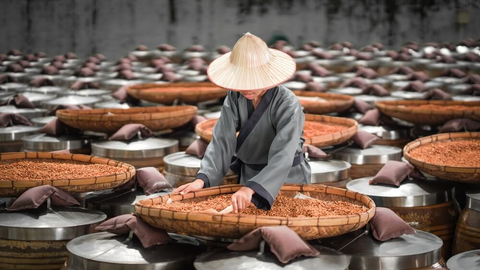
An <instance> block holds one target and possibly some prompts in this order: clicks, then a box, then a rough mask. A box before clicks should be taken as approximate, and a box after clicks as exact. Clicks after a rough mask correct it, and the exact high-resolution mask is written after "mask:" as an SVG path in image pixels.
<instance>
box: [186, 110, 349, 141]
mask: <svg viewBox="0 0 480 270" xmlns="http://www.w3.org/2000/svg"><path fill="white" fill-rule="evenodd" d="M217 120H218V119H207V120H204V121H202V122H200V123H198V124H197V125H196V126H195V133H197V134H198V135H199V136H200V138H202V140H204V141H206V142H210V141H211V140H212V137H213V134H212V132H210V130H209V128H211V127H213V126H214V125H215V124H216V122H217ZM306 121H311V122H318V123H324V124H325V123H327V124H328V123H332V124H339V125H343V126H348V129H346V130H342V131H339V132H335V133H330V134H324V135H319V136H314V137H312V138H305V143H306V144H311V145H315V146H319V145H320V146H330V145H335V144H339V143H336V141H341V142H340V143H342V142H345V141H347V140H349V139H350V138H351V137H353V136H354V135H355V133H357V130H358V124H357V121H355V120H353V119H349V118H343V117H334V116H325V115H314V114H305V122H306ZM329 142H332V144H329Z"/></svg>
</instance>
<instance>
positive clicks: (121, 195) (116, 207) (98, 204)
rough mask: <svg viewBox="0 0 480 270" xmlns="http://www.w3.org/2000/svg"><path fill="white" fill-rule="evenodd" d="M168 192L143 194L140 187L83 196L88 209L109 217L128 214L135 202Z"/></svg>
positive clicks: (133, 208)
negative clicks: (131, 189)
mask: <svg viewBox="0 0 480 270" xmlns="http://www.w3.org/2000/svg"><path fill="white" fill-rule="evenodd" d="M168 194H170V192H168V191H162V192H158V193H154V194H151V195H148V196H147V195H145V194H144V193H143V191H142V189H141V188H137V190H136V191H134V192H132V191H130V190H128V191H112V190H104V191H96V192H91V193H89V194H88V195H87V196H86V197H85V201H86V205H88V208H90V209H96V210H99V211H102V212H103V213H105V214H107V216H109V217H115V216H119V215H124V214H129V213H134V212H135V203H137V202H139V201H141V200H146V199H151V198H155V197H159V196H163V195H168Z"/></svg>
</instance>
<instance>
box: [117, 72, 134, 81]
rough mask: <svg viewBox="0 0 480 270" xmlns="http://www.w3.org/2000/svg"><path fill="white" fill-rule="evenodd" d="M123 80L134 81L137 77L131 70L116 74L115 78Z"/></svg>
mask: <svg viewBox="0 0 480 270" xmlns="http://www.w3.org/2000/svg"><path fill="white" fill-rule="evenodd" d="M116 78H119V79H124V80H135V79H136V78H137V76H135V74H134V73H133V71H131V70H121V71H119V72H118V74H117V77H116Z"/></svg>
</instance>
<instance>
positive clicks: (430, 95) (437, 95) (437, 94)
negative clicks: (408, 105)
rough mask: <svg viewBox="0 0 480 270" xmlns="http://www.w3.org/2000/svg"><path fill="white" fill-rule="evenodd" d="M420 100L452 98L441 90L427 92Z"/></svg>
mask: <svg viewBox="0 0 480 270" xmlns="http://www.w3.org/2000/svg"><path fill="white" fill-rule="evenodd" d="M421 99H424V100H452V96H451V95H450V94H448V93H446V92H444V91H443V90H441V89H438V88H435V89H430V90H428V91H427V92H426V93H425V94H424V95H423V96H422V98H421Z"/></svg>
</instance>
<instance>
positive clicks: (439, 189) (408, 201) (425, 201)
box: [347, 177, 454, 207]
mask: <svg viewBox="0 0 480 270" xmlns="http://www.w3.org/2000/svg"><path fill="white" fill-rule="evenodd" d="M371 179H373V177H364V178H360V179H355V180H353V181H350V182H349V183H348V184H347V189H349V190H352V191H355V192H358V193H361V194H365V195H367V196H369V197H370V198H372V200H373V201H374V202H375V205H376V206H380V207H415V206H426V205H433V204H439V203H445V202H448V201H450V200H452V198H453V188H454V185H452V184H450V183H448V182H444V181H440V180H433V179H429V180H415V179H406V180H405V181H403V182H402V184H401V185H400V186H399V187H396V186H390V185H370V184H369V183H368V182H369V181H370V180H371Z"/></svg>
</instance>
